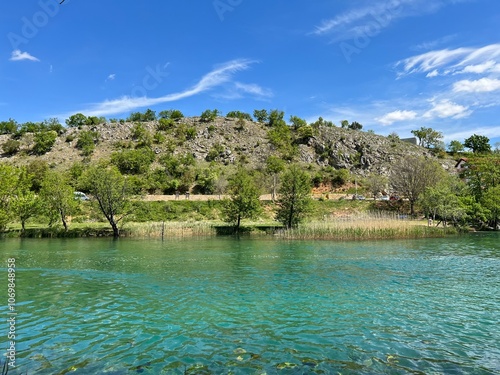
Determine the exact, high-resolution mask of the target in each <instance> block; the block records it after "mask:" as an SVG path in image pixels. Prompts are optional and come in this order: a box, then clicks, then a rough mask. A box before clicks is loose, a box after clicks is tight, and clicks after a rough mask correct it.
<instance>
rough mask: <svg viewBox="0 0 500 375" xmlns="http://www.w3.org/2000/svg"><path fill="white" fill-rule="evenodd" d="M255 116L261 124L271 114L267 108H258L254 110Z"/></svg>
mask: <svg viewBox="0 0 500 375" xmlns="http://www.w3.org/2000/svg"><path fill="white" fill-rule="evenodd" d="M253 117H254V118H255V120H257V122H260V123H261V124H264V123H266V122H267V121H268V120H269V114H268V113H267V110H266V109H256V110H254V111H253Z"/></svg>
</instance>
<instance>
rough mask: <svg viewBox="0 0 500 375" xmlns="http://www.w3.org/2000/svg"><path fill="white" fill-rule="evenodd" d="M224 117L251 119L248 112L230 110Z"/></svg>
mask: <svg viewBox="0 0 500 375" xmlns="http://www.w3.org/2000/svg"><path fill="white" fill-rule="evenodd" d="M226 117H229V118H237V119H243V120H248V121H252V116H250V114H249V113H245V112H240V111H231V112H229V113H228V114H227V115H226Z"/></svg>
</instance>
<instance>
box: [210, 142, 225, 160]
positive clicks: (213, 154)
mask: <svg viewBox="0 0 500 375" xmlns="http://www.w3.org/2000/svg"><path fill="white" fill-rule="evenodd" d="M223 152H224V147H223V146H222V145H221V144H219V143H217V144H215V145H213V146H212V148H211V149H210V151H208V154H207V156H206V157H205V160H206V161H214V160H217V158H218V157H219V156H220V155H221V154H222V153H223Z"/></svg>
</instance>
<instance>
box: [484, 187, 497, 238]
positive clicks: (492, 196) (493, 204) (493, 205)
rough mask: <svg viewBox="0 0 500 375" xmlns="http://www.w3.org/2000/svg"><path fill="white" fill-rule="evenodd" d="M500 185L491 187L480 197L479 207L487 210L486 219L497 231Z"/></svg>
mask: <svg viewBox="0 0 500 375" xmlns="http://www.w3.org/2000/svg"><path fill="white" fill-rule="evenodd" d="M499 197H500V185H497V186H494V187H491V188H490V189H488V190H487V191H486V192H485V193H484V194H483V196H482V197H481V202H480V203H481V205H482V206H483V207H484V208H485V209H486V210H487V218H488V220H489V222H490V225H491V226H492V227H493V228H494V229H495V230H497V229H499V227H498V222H499V219H500V199H499Z"/></svg>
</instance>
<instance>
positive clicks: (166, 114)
mask: <svg viewBox="0 0 500 375" xmlns="http://www.w3.org/2000/svg"><path fill="white" fill-rule="evenodd" d="M159 115H160V119H164V120H174V121H177V120H180V119H182V118H184V114H183V113H182V112H181V111H179V110H178V109H169V110H168V111H161V112H160V113H159Z"/></svg>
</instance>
